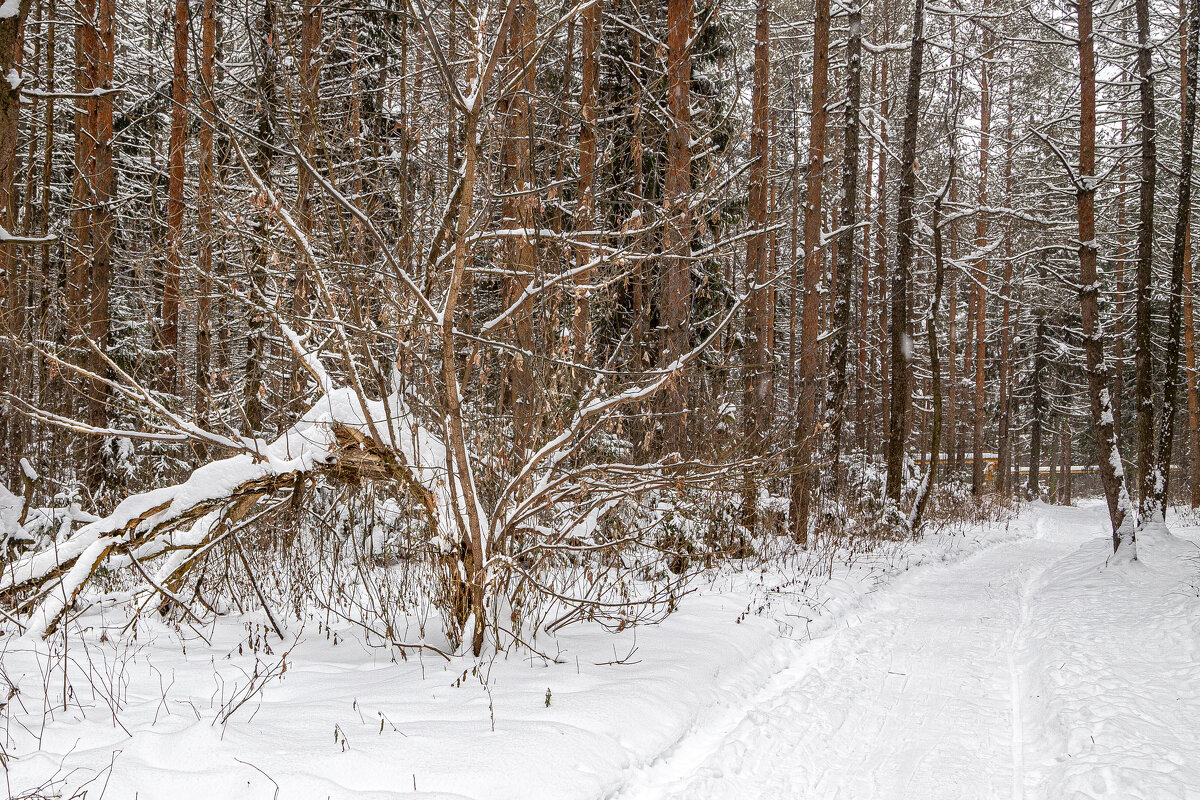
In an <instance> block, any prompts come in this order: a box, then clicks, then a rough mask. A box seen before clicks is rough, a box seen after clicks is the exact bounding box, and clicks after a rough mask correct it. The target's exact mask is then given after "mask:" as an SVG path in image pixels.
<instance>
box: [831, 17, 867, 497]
mask: <svg viewBox="0 0 1200 800" xmlns="http://www.w3.org/2000/svg"><path fill="white" fill-rule="evenodd" d="M852 2H854V5H852V6H851V7H850V17H849V33H848V38H847V40H846V64H847V66H846V71H847V74H846V128H845V134H844V135H845V142H844V149H843V151H842V213H841V219H839V220H838V224H839V225H840V226H841V228H840V230H841V235H840V236H839V237H838V259H839V260H840V263H839V265H838V271H837V299H836V300H835V302H834V306H833V326H834V337H833V344H832V347H831V350H830V354H829V360H830V361H831V362H832V366H833V382H832V390H831V391H830V392H829V402H828V405H827V408H826V412H825V419H826V422H827V424H828V427H829V452H830V474H831V475H832V477H833V492H832V493H833V495H834V496H835V497H836V496H837V493H838V491H839V490H840V489H841V480H842V468H841V463H840V462H841V453H842V431H843V429H844V419H845V416H846V404H847V395H848V393H849V388H848V385H847V382H846V373H847V369H848V366H849V360H850V322H851V320H850V290H851V288H852V280H853V274H854V266H855V264H854V262H855V260H856V258H857V253H856V252H855V248H854V245H855V239H856V238H857V237H856V233H857V231H855V229H854V226H855V224H856V221H857V219H858V127H859V118H858V115H859V102H860V99H861V97H862V8H861V7H860V6H859V4H858V2H857V0H852Z"/></svg>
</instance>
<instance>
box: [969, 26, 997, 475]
mask: <svg viewBox="0 0 1200 800" xmlns="http://www.w3.org/2000/svg"><path fill="white" fill-rule="evenodd" d="M983 7H984V11H985V13H986V11H987V8H988V4H987V3H986V2H985V3H984V6H983ZM983 51H984V57H983V62H982V63H981V64H980V67H979V119H980V123H979V195H978V198H979V210H978V211H977V212H976V215H975V248H976V250H978V251H979V252H980V253H983V252H984V249H985V248H986V247H987V236H988V218H987V212H986V211H985V210H984V209H986V208H987V204H988V160H989V158H988V157H989V155H990V148H991V146H992V90H991V64H990V63H989V60H990V59H991V57H992V55H993V44H992V33H991V32H990V31H989V30H986V29H985V30H984V34H983ZM987 269H988V262H987V257H986V256H983V255H981V256H980V257H979V258H978V260H976V262H975V282H976V283H975V304H974V306H973V310H974V315H975V316H974V323H975V324H974V326H973V327H974V330H975V342H974V344H975V395H974V397H973V406H972V408H973V418H972V419H973V424H974V427H973V428H972V431H971V449H972V450H973V451H974V454H975V456H974V461H973V462H972V470H971V492H972V493H973V494H974V495H975V496H976V497H978V496H979V495H982V494H983V490H984V483H985V476H984V459H983V446H984V426H985V424H986V422H987V417H986V414H987V405H986V403H987V393H986V382H985V377H986V369H985V367H986V365H987V279H988V273H987Z"/></svg>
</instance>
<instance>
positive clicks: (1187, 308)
mask: <svg viewBox="0 0 1200 800" xmlns="http://www.w3.org/2000/svg"><path fill="white" fill-rule="evenodd" d="M1179 12H1180V17H1181V18H1182V19H1181V22H1182V23H1183V24H1182V30H1180V32H1179V50H1180V52H1179V92H1180V95H1181V97H1180V115H1181V118H1180V121H1181V122H1184V123H1186V120H1187V87H1188V84H1189V82H1190V81H1191V75H1192V70H1190V69H1188V63H1187V62H1188V55H1187V50H1188V33H1189V31H1190V27H1189V26H1188V24H1187V16H1188V0H1180V3H1179ZM1186 222H1187V231H1186V232H1185V234H1184V241H1183V354H1184V356H1183V357H1184V373H1185V374H1186V375H1187V385H1186V386H1187V407H1188V427H1187V430H1188V454H1189V460H1188V464H1189V466H1188V477H1189V480H1190V487H1191V491H1190V500H1191V506H1192V508H1197V507H1200V392H1197V387H1196V321H1195V301H1194V296H1195V295H1194V292H1193V288H1192V226H1191V215H1190V214H1189V215H1188V217H1187V220H1186Z"/></svg>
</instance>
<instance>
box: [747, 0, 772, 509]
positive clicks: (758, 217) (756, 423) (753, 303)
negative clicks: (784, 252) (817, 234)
mask: <svg viewBox="0 0 1200 800" xmlns="http://www.w3.org/2000/svg"><path fill="white" fill-rule="evenodd" d="M770 91H771V4H770V0H758V5H757V9H756V11H755V23H754V94H753V98H752V100H751V105H752V114H753V119H752V125H753V127H752V129H751V132H750V154H751V158H752V159H753V164H752V166H751V167H750V192H749V198H748V203H747V205H748V208H747V216H748V217H749V219H748V222H749V225H750V229H751V234H750V236H749V237H747V239H746V279H747V283H748V284H750V286H749V287H748V289H747V291H748V292H749V293H750V300H749V302H748V303H747V306H746V307H747V311H746V344H745V347H744V349H743V353H742V374H743V389H742V415H743V423H742V426H743V431H744V434H745V437H746V449H747V454H748V455H749V456H751V457H756V456H759V455H761V454H762V447H763V442H764V440H765V438H766V436H767V431H768V427H769V426H770V423H771V407H772V403H771V398H772V396H773V380H772V379H773V377H774V376H773V370H772V354H771V305H770V300H771V292H770V287H768V286H767V283H768V282H769V279H770V274H769V263H768V258H767V254H768V245H769V237H768V234H767V227H768V221H769V220H768V200H769V198H768V192H767V190H768V187H767V178H768V171H769V169H770V166H771V137H770V117H769V113H770ZM756 469H757V468H756V467H755V466H753V465H752V466H751V467H750V468H749V469H747V470H746V472H745V478H744V481H745V484H744V487H743V491H742V521H743V524H744V525H745V526H746V527H747V529H749V530H751V531H753V530H755V529H756V528H757V524H758V485H757V479H756Z"/></svg>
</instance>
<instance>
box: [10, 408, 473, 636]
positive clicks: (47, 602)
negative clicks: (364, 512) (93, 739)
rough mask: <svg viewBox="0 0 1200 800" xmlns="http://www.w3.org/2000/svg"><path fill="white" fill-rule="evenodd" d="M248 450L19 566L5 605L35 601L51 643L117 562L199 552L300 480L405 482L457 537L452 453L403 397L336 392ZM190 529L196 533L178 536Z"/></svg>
mask: <svg viewBox="0 0 1200 800" xmlns="http://www.w3.org/2000/svg"><path fill="white" fill-rule="evenodd" d="M245 446H246V450H245V451H244V452H242V453H239V454H237V455H234V456H231V457H229V458H225V459H221V460H219V461H213V462H211V463H209V464H205V465H204V466H201V467H199V468H197V469H196V470H195V471H193V472H192V473H191V475H189V476H188V478H187V480H185V481H183V482H182V483H179V484H176V485H174V486H167V487H162V488H158V489H152V490H150V491H146V492H142V493H140V494H136V495H133V496H131V497H128V498H126V499H125V500H123V501H122V502H121V503H120V504H119V505H118V506H117V507H116V508H115V509H113V511H112V513H111V514H109V515H108V516H106V517H103V518H101V519H98V520H95V521H93V522H90V523H88V524H86V525H84V526H83V527H81V528H80V529H79V530H77V531H76V532H75V533H74V534H73V535H71V536H70V537H69V538H67V539H66V540H65V541H60V542H56V543H54V544H53V545H52V546H49V547H47V548H45V549H43V550H42V551H40V552H37V553H34V554H31V555H28V556H26V557H24V558H21V559H19V560H18V561H16V562H15V563H13V564H11V565H10V566H8V567H7V568H6V569H5V570H4V573H3V574H2V575H0V598H2V599H6V600H10V599H12V598H14V597H15V596H17V595H18V594H19V593H22V592H27V591H31V592H32V593H33V594H32V597H26V598H23V599H22V600H21V602H20V603H19V604H17V607H18V609H20V610H24V611H27V612H29V618H28V624H27V626H25V631H26V633H27V634H30V635H38V636H45V635H47V634H48V633H50V632H51V631H52V630H53V629H54V628H55V626H56V625H57V624H58V623H59V621H60V620H61V619H62V617H63V615H64V613H65V612H66V611H67V609H69V608H70V607H71V605H73V604H74V602H75V600H76V599H77V598H78V596H79V593H80V592H81V591H82V590H83V588H84V587H85V586H86V584H87V582H88V580H89V578H90V577H91V576H92V574H93V573H94V572H95V570H96V568H97V567H98V566H99V565H100V564H101V563H103V562H104V561H105V560H106V559H108V558H109V557H110V556H113V555H115V554H118V553H121V554H128V553H131V552H134V550H135V548H136V549H137V556H138V557H139V558H146V557H153V556H154V555H158V554H160V553H161V552H163V551H164V550H166V549H168V547H172V548H174V547H179V546H197V545H199V544H201V543H202V542H203V541H204V540H205V538H206V537H207V535H208V534H209V533H210V532H211V530H212V529H213V528H214V527H215V526H216V524H217V517H218V516H219V515H220V514H221V513H223V510H224V509H226V508H228V507H229V506H230V505H231V504H233V503H235V502H237V501H239V500H242V501H244V502H248V503H249V504H250V505H252V504H253V503H254V502H255V501H256V500H257V499H258V497H262V496H265V495H268V494H271V493H273V492H275V491H277V490H279V489H282V488H284V487H286V486H290V485H292V483H293V482H294V480H295V478H296V476H297V475H300V474H307V473H316V472H318V471H319V472H322V473H325V474H328V475H330V476H331V477H332V478H333V479H335V480H337V479H343V480H346V479H358V478H362V477H367V478H375V479H382V480H392V481H396V482H399V483H401V484H403V485H404V488H405V489H407V490H408V492H409V493H410V494H411V495H413V497H414V499H415V500H417V502H418V504H419V506H420V507H421V508H422V509H423V511H424V513H425V515H426V516H427V518H428V519H429V522H430V529H431V530H430V533H431V536H434V535H440V536H444V537H447V538H449V536H450V535H451V533H452V525H453V514H452V507H451V502H452V501H451V499H450V494H449V492H448V490H447V486H446V480H445V463H446V461H445V455H446V453H445V446H444V445H443V444H442V442H441V441H440V440H439V439H438V438H437V437H436V436H434V435H433V434H432V433H430V432H429V431H428V430H427V429H425V428H424V427H422V426H421V425H420V424H419V423H418V422H417V421H416V419H415V418H414V417H413V416H412V414H411V413H410V412H409V411H408V409H407V407H406V406H405V404H404V403H403V401H401V400H400V399H399V398H398V397H396V396H393V397H390V398H388V399H387V400H386V401H373V400H366V401H363V400H361V399H360V398H359V397H358V396H357V395H355V394H354V392H353V391H352V390H350V389H336V390H333V391H330V392H328V393H326V394H324V395H323V396H322V397H321V399H320V400H318V401H317V402H316V403H315V404H314V405H313V406H312V408H310V409H309V410H308V412H307V413H305V414H304V416H303V417H302V418H301V419H300V421H299V422H298V423H296V424H295V425H294V426H293V427H291V428H290V429H289V430H288V431H286V432H285V433H284V434H283V435H282V436H280V437H279V438H278V439H276V440H275V441H273V442H271V443H267V442H265V441H264V440H262V439H257V440H253V441H251V440H246V441H245ZM188 523H192V525H191V526H190V528H189V529H188V530H186V531H179V530H178V529H180V528H182V527H183V526H185V525H187V524H188Z"/></svg>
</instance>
